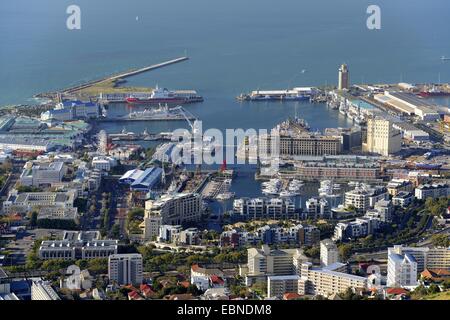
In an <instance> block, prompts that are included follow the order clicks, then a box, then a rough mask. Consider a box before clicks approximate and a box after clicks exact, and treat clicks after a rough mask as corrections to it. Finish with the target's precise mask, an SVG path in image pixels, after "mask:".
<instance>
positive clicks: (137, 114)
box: [119, 104, 193, 120]
mask: <svg viewBox="0 0 450 320" xmlns="http://www.w3.org/2000/svg"><path fill="white" fill-rule="evenodd" d="M122 118H123V117H122ZM126 118H127V119H128V120H184V119H185V113H184V110H183V107H181V106H177V107H173V108H169V106H168V105H167V104H166V105H165V106H161V105H160V106H159V107H158V108H149V109H145V110H144V111H134V112H130V113H129V114H128V116H127V117H126ZM189 118H190V119H193V117H189ZM119 119H120V118H119Z"/></svg>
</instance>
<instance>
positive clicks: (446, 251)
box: [388, 245, 450, 272]
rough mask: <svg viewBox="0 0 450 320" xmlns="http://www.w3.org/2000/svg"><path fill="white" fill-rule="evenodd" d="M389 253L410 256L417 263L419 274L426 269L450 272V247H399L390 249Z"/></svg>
mask: <svg viewBox="0 0 450 320" xmlns="http://www.w3.org/2000/svg"><path fill="white" fill-rule="evenodd" d="M388 253H396V254H399V255H404V254H410V255H411V256H413V257H414V259H415V260H416V262H417V272H422V271H423V270H425V269H447V270H450V247H449V248H437V247H434V248H428V247H404V246H402V245H397V246H394V247H392V248H389V249H388Z"/></svg>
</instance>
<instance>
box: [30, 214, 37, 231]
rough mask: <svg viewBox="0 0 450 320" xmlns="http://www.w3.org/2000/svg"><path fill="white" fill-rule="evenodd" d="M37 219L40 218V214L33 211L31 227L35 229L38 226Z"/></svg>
mask: <svg viewBox="0 0 450 320" xmlns="http://www.w3.org/2000/svg"><path fill="white" fill-rule="evenodd" d="M37 218H38V213H37V212H36V211H33V212H32V213H31V219H30V226H31V227H33V228H34V227H36V226H37V222H38V220H37Z"/></svg>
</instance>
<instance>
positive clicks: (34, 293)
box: [31, 280, 61, 300]
mask: <svg viewBox="0 0 450 320" xmlns="http://www.w3.org/2000/svg"><path fill="white" fill-rule="evenodd" d="M31 300H61V299H60V297H59V296H58V294H57V293H56V292H55V290H53V288H52V287H51V286H50V282H48V281H42V280H35V281H33V283H32V285H31Z"/></svg>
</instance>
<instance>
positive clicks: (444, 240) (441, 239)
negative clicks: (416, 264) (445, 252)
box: [431, 234, 450, 247]
mask: <svg viewBox="0 0 450 320" xmlns="http://www.w3.org/2000/svg"><path fill="white" fill-rule="evenodd" d="M431 242H432V243H433V245H434V246H436V247H449V246H450V236H449V235H447V234H435V235H433V236H432V237H431Z"/></svg>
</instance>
